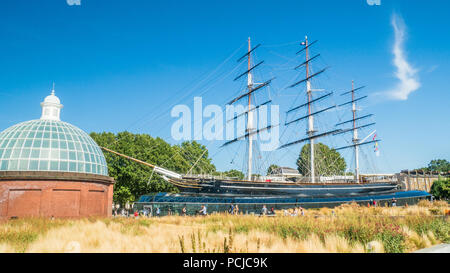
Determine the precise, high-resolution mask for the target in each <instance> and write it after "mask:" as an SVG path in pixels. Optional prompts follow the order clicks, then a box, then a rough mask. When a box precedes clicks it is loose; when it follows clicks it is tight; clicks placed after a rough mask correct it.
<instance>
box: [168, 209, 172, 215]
mask: <svg viewBox="0 0 450 273" xmlns="http://www.w3.org/2000/svg"><path fill="white" fill-rule="evenodd" d="M168 214H169V216H170V215H172V209H171V208H170V207H169V211H168Z"/></svg>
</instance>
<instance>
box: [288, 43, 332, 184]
mask: <svg viewBox="0 0 450 273" xmlns="http://www.w3.org/2000/svg"><path fill="white" fill-rule="evenodd" d="M316 42H317V40H316V41H314V42H312V43H309V41H308V37H307V36H305V41H304V42H302V43H301V44H300V45H302V46H304V47H303V48H302V49H301V50H300V51H298V52H297V54H299V53H300V52H303V51H305V55H306V60H305V62H303V63H302V64H300V65H298V66H297V67H295V68H294V69H298V68H300V67H303V66H305V70H306V78H305V79H303V80H301V81H298V82H296V83H294V84H292V85H291V86H289V87H288V88H293V87H296V86H297V85H299V84H301V83H304V82H306V96H307V102H306V103H305V104H302V105H300V106H297V107H294V108H292V109H290V110H289V111H287V112H286V113H287V114H288V113H291V112H294V111H296V110H298V109H301V108H303V107H307V115H306V116H303V117H300V118H297V119H294V120H292V121H289V122H287V121H286V124H285V125H290V124H293V123H296V122H298V121H301V120H304V119H306V120H307V131H306V133H307V135H308V137H307V138H303V139H300V140H297V141H294V142H291V143H288V144H285V145H283V146H281V147H280V149H281V148H285V147H288V146H291V145H295V144H298V143H302V142H305V141H308V142H309V144H310V166H309V167H310V179H311V183H315V182H316V177H315V175H316V171H315V163H314V161H315V156H314V154H315V153H314V142H315V141H314V140H315V139H316V138H321V137H324V136H327V135H330V134H334V133H337V132H340V129H337V130H332V131H328V132H325V133H320V134H316V133H317V131H316V130H315V128H314V116H315V115H317V114H320V113H323V112H325V111H328V110H330V109H333V108H335V107H336V105H334V106H331V107H327V108H325V109H321V110H319V111H316V112H313V109H312V108H313V103H315V102H317V101H320V100H322V99H325V98H327V97H329V96H331V95H332V94H333V92H329V93H327V94H325V95H322V96H320V97H317V98H313V91H315V90H313V89H312V87H311V79H312V78H314V77H316V76H318V75H320V74H322V73H323V72H324V71H325V70H326V68H325V69H322V70H320V71H319V72H316V73H314V74H312V75H311V73H310V62H311V61H312V60H314V59H316V58H317V57H319V56H320V54H317V55H315V56H314V57H310V56H309V55H310V54H309V48H310V46H312V45H313V44H315V43H316Z"/></svg>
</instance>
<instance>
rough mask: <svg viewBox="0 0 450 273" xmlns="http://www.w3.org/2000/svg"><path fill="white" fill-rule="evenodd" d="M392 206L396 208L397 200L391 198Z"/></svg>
mask: <svg viewBox="0 0 450 273" xmlns="http://www.w3.org/2000/svg"><path fill="white" fill-rule="evenodd" d="M392 206H393V207H396V206H397V200H395V198H392Z"/></svg>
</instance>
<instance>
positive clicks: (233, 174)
mask: <svg viewBox="0 0 450 273" xmlns="http://www.w3.org/2000/svg"><path fill="white" fill-rule="evenodd" d="M222 174H223V176H225V177H230V178H237V179H244V177H245V175H244V173H243V172H241V171H238V170H229V171H226V172H223V173H222Z"/></svg>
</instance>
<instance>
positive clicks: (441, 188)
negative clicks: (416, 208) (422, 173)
mask: <svg viewBox="0 0 450 273" xmlns="http://www.w3.org/2000/svg"><path fill="white" fill-rule="evenodd" d="M430 193H431V194H432V195H433V196H435V197H436V198H439V199H448V198H450V178H446V179H439V180H438V181H435V182H434V183H433V185H432V186H431V190H430Z"/></svg>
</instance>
